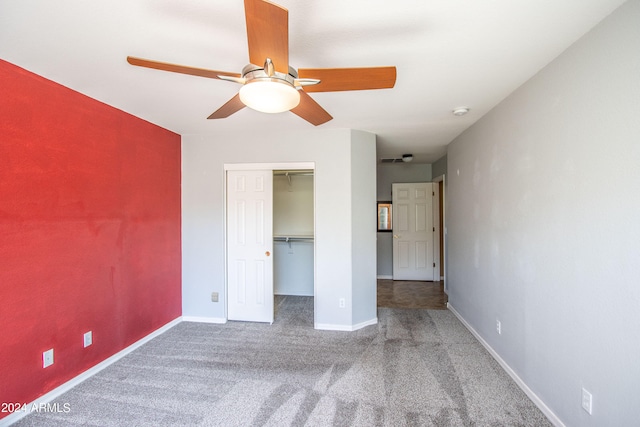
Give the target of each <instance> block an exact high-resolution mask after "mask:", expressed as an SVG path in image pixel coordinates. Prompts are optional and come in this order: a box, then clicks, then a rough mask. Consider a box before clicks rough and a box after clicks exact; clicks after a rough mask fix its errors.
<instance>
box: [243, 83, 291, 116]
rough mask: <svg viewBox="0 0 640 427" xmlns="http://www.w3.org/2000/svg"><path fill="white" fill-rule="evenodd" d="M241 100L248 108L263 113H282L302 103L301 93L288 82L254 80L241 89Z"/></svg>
mask: <svg viewBox="0 0 640 427" xmlns="http://www.w3.org/2000/svg"><path fill="white" fill-rule="evenodd" d="M240 100H241V101H242V103H243V104H244V105H246V106H247V107H249V108H251V109H253V110H256V111H260V112H263V113H282V112H284V111H289V110H291V109H292V108H295V107H297V106H298V104H299V103H300V93H298V90H297V89H296V88H294V87H293V86H292V85H290V84H289V83H287V82H286V81H282V80H278V79H265V80H254V81H250V82H248V83H246V84H245V85H244V86H242V87H241V88H240Z"/></svg>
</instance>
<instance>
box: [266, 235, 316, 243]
mask: <svg viewBox="0 0 640 427" xmlns="http://www.w3.org/2000/svg"><path fill="white" fill-rule="evenodd" d="M273 241H274V242H313V237H285V236H277V237H274V238H273Z"/></svg>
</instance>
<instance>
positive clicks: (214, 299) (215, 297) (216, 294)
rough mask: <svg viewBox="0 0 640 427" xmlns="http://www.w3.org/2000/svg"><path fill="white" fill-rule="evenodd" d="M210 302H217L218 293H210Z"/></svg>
mask: <svg viewBox="0 0 640 427" xmlns="http://www.w3.org/2000/svg"><path fill="white" fill-rule="evenodd" d="M211 302H218V293H217V292H211Z"/></svg>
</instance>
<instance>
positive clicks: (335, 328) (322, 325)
mask: <svg viewBox="0 0 640 427" xmlns="http://www.w3.org/2000/svg"><path fill="white" fill-rule="evenodd" d="M377 323H378V318H377V317H374V318H373V319H370V320H365V321H364V322H360V323H356V324H355V325H335V324H332V323H316V324H315V325H314V326H313V328H314V329H319V330H323V331H345V332H353V331H357V330H358V329H362V328H364V327H366V326H370V325H375V324H377Z"/></svg>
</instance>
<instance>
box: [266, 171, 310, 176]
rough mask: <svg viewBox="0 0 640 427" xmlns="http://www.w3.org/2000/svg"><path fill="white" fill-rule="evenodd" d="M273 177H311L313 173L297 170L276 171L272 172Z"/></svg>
mask: <svg viewBox="0 0 640 427" xmlns="http://www.w3.org/2000/svg"><path fill="white" fill-rule="evenodd" d="M273 174H274V175H280V176H281V175H286V176H292V175H307V176H313V171H307V170H298V171H295V170H294V171H280V170H276V171H273Z"/></svg>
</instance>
